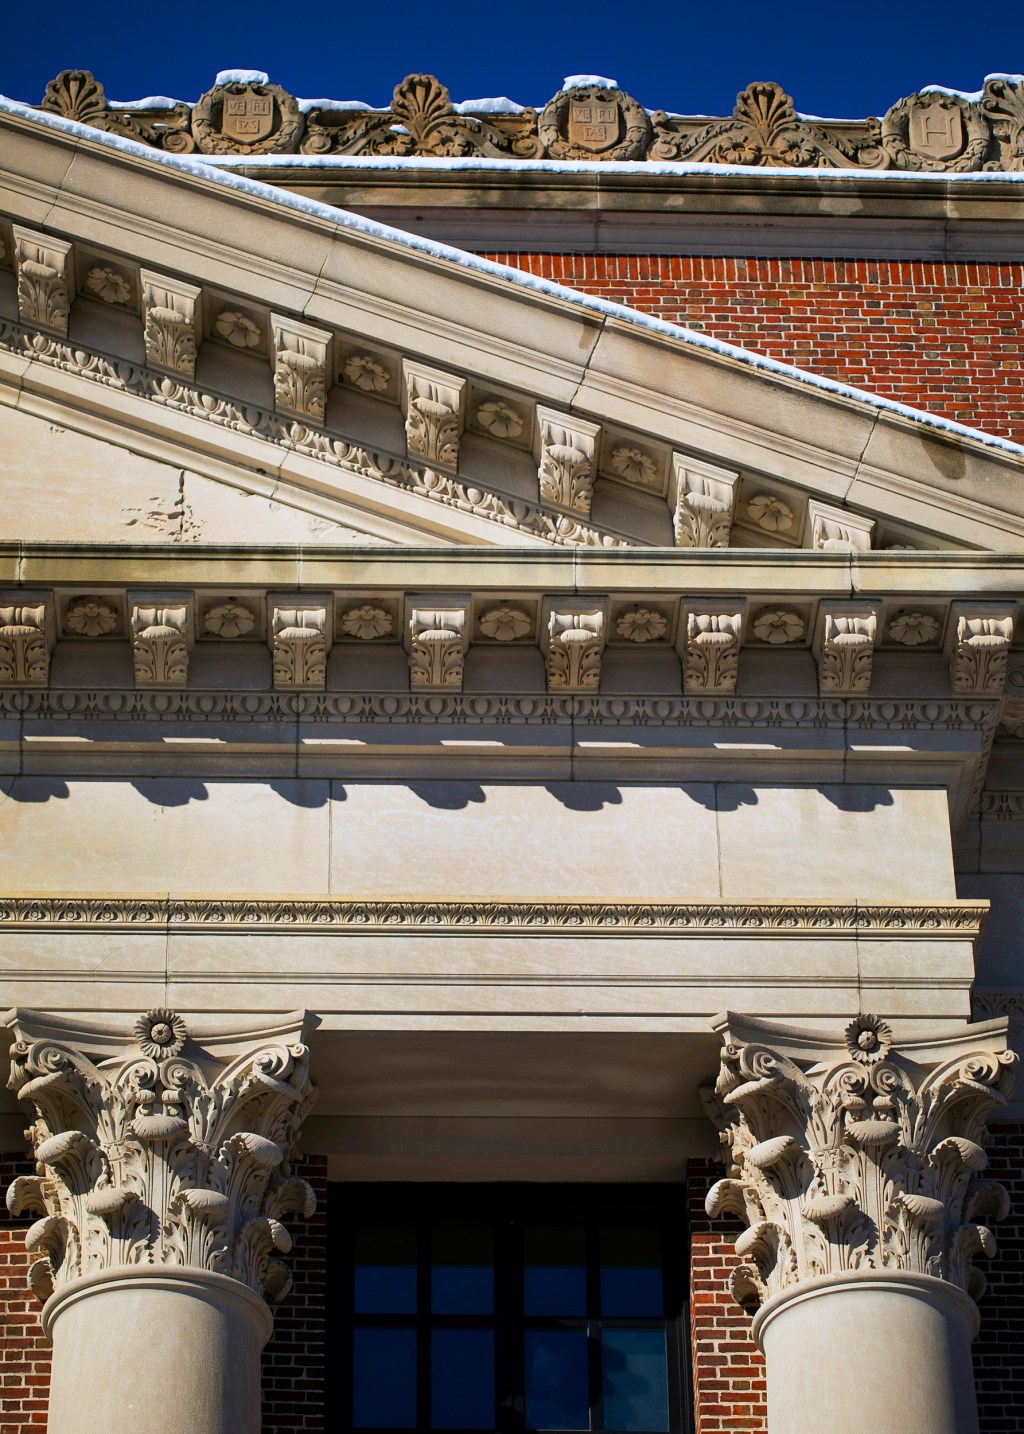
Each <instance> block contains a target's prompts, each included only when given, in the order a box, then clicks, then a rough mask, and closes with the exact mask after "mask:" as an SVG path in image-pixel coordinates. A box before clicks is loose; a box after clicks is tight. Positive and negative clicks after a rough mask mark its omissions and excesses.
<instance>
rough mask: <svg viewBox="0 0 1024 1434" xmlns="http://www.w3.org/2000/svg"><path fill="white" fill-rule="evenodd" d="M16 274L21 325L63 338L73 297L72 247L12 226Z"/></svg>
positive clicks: (46, 236) (17, 225)
mask: <svg viewBox="0 0 1024 1434" xmlns="http://www.w3.org/2000/svg"><path fill="white" fill-rule="evenodd" d="M12 232H13V235H14V262H15V267H16V269H17V274H18V314H19V317H20V318H21V321H22V323H25V324H29V325H30V326H31V327H33V328H43V329H50V330H52V332H54V333H56V334H61V335H62V336H65V337H66V336H67V332H68V318H69V316H70V314H71V300H72V299H73V297H74V284H73V274H74V266H73V264H72V248H73V246H72V245H71V244H70V243H69V242H68V241H67V240H65V239H54V238H53V236H52V235H50V234H37V233H36V232H35V231H34V230H31V229H24V228H22V226H21V225H20V224H15V225H13V226H12Z"/></svg>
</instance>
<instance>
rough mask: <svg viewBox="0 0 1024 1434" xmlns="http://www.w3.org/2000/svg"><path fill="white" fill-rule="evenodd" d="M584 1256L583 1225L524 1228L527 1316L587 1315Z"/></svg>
mask: <svg viewBox="0 0 1024 1434" xmlns="http://www.w3.org/2000/svg"><path fill="white" fill-rule="evenodd" d="M585 1253H586V1245H585V1242H584V1238H583V1227H582V1225H527V1227H526V1230H525V1232H524V1258H525V1265H526V1268H525V1270H524V1272H523V1308H524V1310H525V1312H526V1313H527V1314H528V1315H550V1314H557V1315H581V1314H586V1312H587V1271H586V1265H585ZM552 1427H555V1426H552ZM559 1427H562V1426H559ZM564 1427H570V1426H564ZM571 1427H576V1426H571Z"/></svg>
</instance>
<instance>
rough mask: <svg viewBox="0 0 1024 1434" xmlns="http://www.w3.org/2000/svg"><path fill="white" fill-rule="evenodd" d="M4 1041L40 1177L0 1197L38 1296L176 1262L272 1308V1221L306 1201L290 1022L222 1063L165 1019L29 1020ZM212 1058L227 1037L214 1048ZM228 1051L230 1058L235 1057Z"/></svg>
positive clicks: (277, 1277)
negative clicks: (226, 1280)
mask: <svg viewBox="0 0 1024 1434" xmlns="http://www.w3.org/2000/svg"><path fill="white" fill-rule="evenodd" d="M3 1021H4V1024H6V1025H7V1026H8V1027H9V1028H10V1029H11V1030H12V1032H13V1035H14V1044H13V1046H12V1049H11V1077H10V1082H9V1085H10V1088H11V1089H12V1090H13V1091H14V1092H15V1094H16V1095H17V1096H18V1098H19V1099H20V1100H21V1101H22V1102H23V1103H24V1104H25V1106H26V1107H27V1108H28V1110H29V1112H30V1124H29V1128H28V1131H27V1132H26V1134H27V1137H28V1139H29V1141H30V1142H31V1145H32V1148H33V1152H34V1154H35V1159H36V1173H35V1174H34V1175H29V1176H19V1177H18V1178H17V1179H16V1180H15V1181H14V1182H13V1184H12V1185H11V1187H10V1189H9V1190H8V1192H7V1205H8V1209H9V1210H10V1211H11V1213H12V1214H15V1215H17V1214H20V1213H22V1212H24V1211H31V1212H34V1213H36V1214H37V1215H38V1216H39V1218H38V1219H37V1220H36V1222H35V1224H34V1225H32V1226H31V1227H30V1228H29V1230H28V1231H27V1232H26V1235H25V1245H26V1248H27V1250H28V1252H29V1256H30V1257H31V1264H30V1266H29V1275H28V1280H29V1284H30V1286H31V1288H32V1290H33V1291H34V1292H35V1294H36V1295H37V1296H38V1297H39V1298H40V1299H42V1300H45V1299H48V1298H49V1297H50V1295H52V1294H54V1293H55V1292H57V1291H59V1290H61V1289H63V1288H64V1287H65V1286H66V1285H68V1284H69V1283H70V1282H71V1281H73V1280H76V1279H79V1278H81V1277H83V1276H89V1275H96V1274H100V1273H101V1272H109V1271H116V1270H119V1269H124V1268H139V1267H145V1266H153V1265H156V1266H163V1267H168V1266H188V1267H191V1268H198V1269H202V1270H205V1271H209V1272H212V1273H216V1274H221V1275H226V1276H228V1277H230V1278H232V1279H235V1280H238V1281H239V1282H240V1283H241V1284H243V1285H245V1286H246V1287H247V1288H248V1289H250V1290H252V1291H254V1292H255V1293H257V1294H262V1295H263V1296H265V1297H266V1298H267V1299H268V1300H270V1301H271V1302H274V1301H277V1300H279V1299H283V1298H284V1296H285V1295H286V1294H287V1292H288V1289H289V1287H290V1283H291V1280H290V1276H289V1273H288V1270H287V1267H286V1266H285V1265H284V1263H283V1262H282V1261H281V1259H280V1258H279V1256H280V1255H283V1254H287V1253H288V1251H289V1250H290V1248H291V1238H290V1236H289V1234H288V1232H287V1230H286V1229H285V1227H284V1225H283V1224H282V1223H281V1217H282V1216H283V1215H286V1214H288V1213H289V1212H301V1213H302V1214H303V1215H304V1216H305V1217H306V1218H309V1216H310V1215H311V1214H312V1212H313V1208H314V1206H315V1203H316V1201H315V1197H314V1195H313V1192H312V1190H311V1189H310V1187H309V1186H308V1185H307V1184H306V1182H305V1181H303V1180H299V1179H297V1178H295V1177H293V1176H292V1175H291V1174H290V1170H289V1164H288V1160H289V1155H290V1152H291V1151H292V1149H293V1147H294V1146H295V1143H296V1141H297V1139H298V1136H299V1131H300V1127H301V1124H302V1121H303V1119H304V1117H305V1116H306V1114H307V1113H308V1111H309V1109H310V1107H311V1106H312V1103H313V1098H314V1094H315V1093H314V1091H313V1088H312V1086H311V1083H310V1079H309V1069H308V1054H309V1053H308V1051H307V1049H306V1046H305V1045H304V1044H303V1039H302V1037H303V1023H304V1018H303V1017H302V1015H301V1014H299V1015H296V1016H293V1017H290V1018H288V1020H287V1021H286V1023H285V1024H284V1026H283V1027H282V1024H281V1022H280V1021H278V1022H276V1023H275V1024H274V1026H273V1028H268V1029H267V1031H266V1033H265V1037H264V1039H261V1038H260V1035H261V1033H260V1032H259V1031H258V1030H257V1031H256V1032H254V1033H250V1035H249V1036H248V1037H247V1038H246V1039H244V1040H242V1041H241V1042H238V1043H236V1049H234V1050H232V1049H231V1042H230V1041H228V1042H227V1045H226V1049H227V1052H228V1053H227V1054H218V1041H217V1039H216V1037H215V1038H214V1039H213V1040H208V1039H204V1040H203V1041H202V1042H201V1043H200V1042H199V1041H198V1040H193V1039H192V1037H191V1035H190V1032H189V1028H188V1025H187V1024H186V1022H185V1021H184V1020H183V1018H182V1017H181V1016H180V1015H178V1014H177V1013H176V1012H174V1011H169V1010H152V1011H148V1012H145V1013H144V1014H142V1015H140V1016H139V1017H138V1019H137V1020H136V1021H135V1023H134V1025H133V1026H132V1028H131V1029H130V1030H128V1031H125V1032H116V1031H111V1030H110V1029H109V1028H102V1027H99V1026H97V1027H95V1028H90V1027H88V1026H86V1025H84V1024H82V1023H80V1022H75V1021H70V1020H67V1021H65V1020H62V1019H61V1018H60V1017H55V1016H50V1015H46V1014H43V1013H41V1012H37V1011H25V1010H13V1011H10V1012H8V1013H7V1015H6V1016H5V1017H3ZM219 1044H220V1046H221V1049H222V1050H223V1049H224V1048H225V1043H224V1042H220V1043H219ZM238 1046H240V1049H239V1048H237V1047H238Z"/></svg>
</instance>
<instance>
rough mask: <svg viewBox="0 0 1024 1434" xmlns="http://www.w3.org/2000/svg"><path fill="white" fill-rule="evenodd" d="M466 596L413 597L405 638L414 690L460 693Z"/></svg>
mask: <svg viewBox="0 0 1024 1434" xmlns="http://www.w3.org/2000/svg"><path fill="white" fill-rule="evenodd" d="M469 607H470V599H469V597H468V596H460V597H454V598H453V597H451V596H450V595H449V594H447V593H446V594H445V596H444V597H443V598H412V599H410V602H409V622H408V628H407V639H408V647H409V686H410V687H411V688H412V689H413V691H416V692H461V691H462V673H463V667H464V665H465V658H466V642H467V638H468V630H467V626H466V623H467V618H468V616H469Z"/></svg>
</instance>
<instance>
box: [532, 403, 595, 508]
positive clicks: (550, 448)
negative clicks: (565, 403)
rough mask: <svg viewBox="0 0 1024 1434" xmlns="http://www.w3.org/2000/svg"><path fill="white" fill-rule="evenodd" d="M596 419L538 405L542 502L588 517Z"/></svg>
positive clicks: (593, 472)
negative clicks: (571, 414)
mask: <svg viewBox="0 0 1024 1434" xmlns="http://www.w3.org/2000/svg"><path fill="white" fill-rule="evenodd" d="M600 432H601V425H600V424H599V423H586V422H585V421H584V420H583V419H581V418H571V417H570V416H569V415H568V414H567V413H556V412H555V411H554V410H553V409H550V408H538V409H537V476H538V479H539V481H540V497H541V502H542V503H557V504H558V506H559V507H560V508H569V509H571V510H572V512H574V513H580V514H582V515H583V516H584V517H587V518H589V517H590V502H591V499H592V497H593V493H594V477H595V454H596V451H597V439H598V435H599V434H600Z"/></svg>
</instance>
